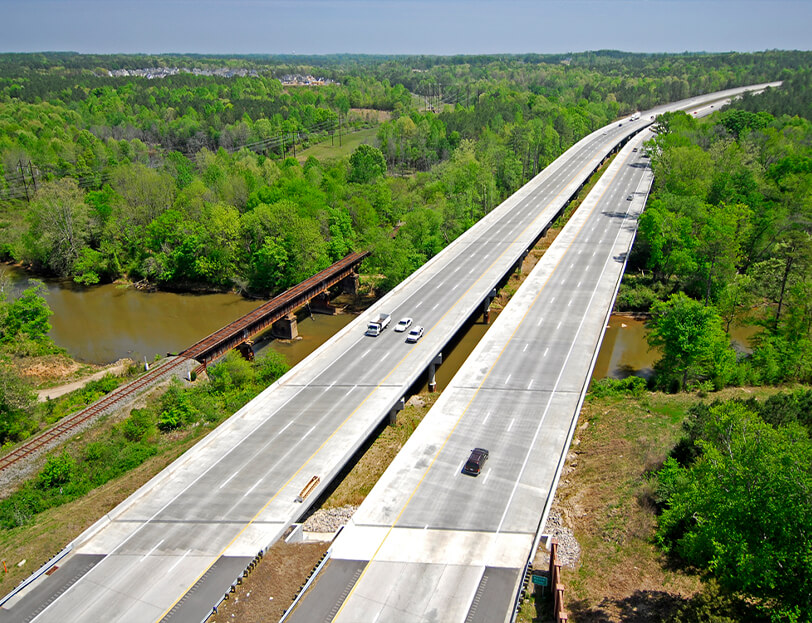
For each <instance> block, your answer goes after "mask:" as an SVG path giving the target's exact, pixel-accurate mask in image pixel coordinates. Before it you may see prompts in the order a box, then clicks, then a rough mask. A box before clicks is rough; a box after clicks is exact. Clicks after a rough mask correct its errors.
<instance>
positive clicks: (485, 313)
mask: <svg viewBox="0 0 812 623" xmlns="http://www.w3.org/2000/svg"><path fill="white" fill-rule="evenodd" d="M497 294H498V293H497V291H496V288H494V289H493V290H491V293H490V294H489V295H488V296H487V297H486V298H485V302H484V303H483V305H482V321H483V322H484V323H485V324H488V323H489V322H490V321H491V301H492V300H493V299H495V298H496V295H497Z"/></svg>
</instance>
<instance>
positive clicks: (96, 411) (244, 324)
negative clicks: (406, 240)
mask: <svg viewBox="0 0 812 623" xmlns="http://www.w3.org/2000/svg"><path fill="white" fill-rule="evenodd" d="M369 254H370V253H369V251H360V252H358V253H351V254H350V255H347V256H346V257H344V258H342V259H340V260H339V261H338V262H336V263H335V264H333V265H332V266H330V267H329V268H325V269H324V270H323V271H321V272H319V273H316V274H315V275H313V276H312V277H310V278H309V279H306V280H305V281H302V282H301V283H299V284H297V285H295V286H293V287H292V288H290V289H289V290H286V291H285V292H283V293H282V294H280V295H279V296H277V297H275V298H273V299H271V300H270V301H268V302H267V303H264V304H262V305H260V306H259V307H257V308H256V309H255V310H253V311H251V312H249V313H248V314H246V315H245V316H243V317H242V318H240V319H238V320H235V321H234V322H232V323H230V324H228V325H226V326H225V327H223V328H222V329H219V330H218V331H215V332H214V333H212V334H211V335H209V336H208V337H206V338H204V339H202V340H200V341H199V342H197V343H196V344H194V345H192V346H190V347H189V348H187V349H186V350H184V351H183V352H182V353H179V354H178V356H176V357H173V358H172V359H170V360H169V361H165V362H164V363H162V364H160V365H158V366H156V367H154V368H152V369H151V370H149V371H148V372H146V373H145V374H143V375H142V376H140V377H138V378H137V379H135V380H134V381H131V382H130V383H127V384H126V385H124V386H122V387H120V388H118V389H116V390H114V391H112V392H111V393H109V394H107V395H106V396H104V397H103V398H101V399H100V400H98V401H96V402H95V403H94V404H92V405H90V406H89V407H87V408H85V409H82V410H81V411H77V412H76V413H74V414H72V415H69V416H67V417H65V418H63V419H62V420H60V421H59V422H58V423H57V424H56V425H55V426H53V427H51V428H49V429H48V430H46V431H44V432H43V433H40V434H39V435H37V436H35V437H33V438H31V439H29V440H28V441H26V442H24V443H22V444H21V445H19V446H18V447H16V448H15V449H14V450H12V451H11V452H9V453H8V454H6V455H5V456H3V457H0V471H3V470H5V469H6V468H8V467H10V466H11V465H13V464H15V463H17V462H18V461H20V460H22V459H24V458H26V457H30V456H31V455H33V454H35V453H37V452H39V451H41V450H43V449H45V448H47V447H48V446H50V445H51V444H53V443H55V442H57V441H58V440H60V439H62V438H65V437H68V436H70V435H73V434H74V433H75V432H76V429H77V427H79V426H81V425H82V424H84V423H86V422H88V421H89V420H91V419H93V418H94V417H97V416H98V415H101V414H102V413H103V412H104V411H106V410H108V409H110V408H112V407H114V406H117V405H118V404H120V403H122V402H123V401H124V400H126V399H127V398H130V397H132V395H133V394H135V393H137V392H139V391H141V390H143V389H145V388H147V387H149V386H150V385H152V384H153V383H155V382H157V381H158V380H159V379H160V378H162V377H164V376H165V375H167V374H170V373H172V372H175V371H176V369H177V368H179V367H181V366H182V365H184V363H186V362H188V361H189V360H190V359H193V360H196V361H197V362H199V363H200V364H201V367H202V368H205V366H206V365H207V364H209V363H211V362H212V361H214V360H215V359H217V358H218V357H220V356H222V355H224V354H225V353H226V352H228V351H229V350H231V349H232V348H236V347H237V346H239V345H241V344H243V343H245V342H246V340H248V339H249V338H251V337H252V336H254V335H256V334H257V333H259V332H260V331H262V330H264V329H266V328H267V327H269V326H271V325H272V324H273V323H274V322H276V321H277V320H280V319H281V318H284V317H285V316H287V315H288V314H291V313H293V312H294V311H295V310H296V309H298V308H300V307H302V306H303V305H305V304H306V303H308V302H309V301H310V300H311V299H312V298H314V297H315V296H317V295H319V294H321V293H323V292H326V291H327V290H328V289H329V288H331V287H333V286H334V285H336V284H337V283H339V282H340V281H341V280H343V279H347V278H349V277H353V275H355V269H356V267H357V266H358V265H359V264H360V263H361V262H362V261H363V260H364V258H366V257H367V256H368V255H369Z"/></svg>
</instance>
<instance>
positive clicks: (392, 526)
mask: <svg viewBox="0 0 812 623" xmlns="http://www.w3.org/2000/svg"><path fill="white" fill-rule="evenodd" d="M628 158H629V157H628V156H627V157H626V161H628ZM620 170H621V167H618V170H617V171H615V173H614V174H613V175H612V177H611V179H610V181H609V184H607V185H606V188H605V189H604V190H603V192H601V194H600V195H599V196H598V198H597V200H596V201H595V204H594V205H593V206H592V207H591V208H590V211H589V214H588V215H587V217H586V218H585V219H584V222H583V223H581V225H580V227H579V228H578V231H577V232H576V235H575V236H574V237H573V239H572V240H571V241H570V243H569V244H568V246H567V248H566V250H565V251H564V253H562V254H561V257H560V258H559V259H558V261H557V262H556V263H555V265H554V266H553V269H552V270H551V271H550V274H549V275H547V278H546V279H545V280H544V283H542V284H541V287H540V288H539V291H538V292H537V293H536V295H535V296H534V297H533V300H532V301H531V303H530V304H529V305H528V306H527V310H525V312H524V314H522V317H521V320H519V322H518V323H517V324H516V327H515V328H514V329H513V331H512V332H511V334H510V337H508V339H507V340H505V344H504V346H503V347H502V349H501V350H500V351H499V354H498V355H497V356H496V359H494V362H493V364H492V365H491V367H490V369H489V370H488V372H487V373H486V374H485V376H484V377H482V380H481V381H480V383H479V385H478V386H477V388H476V389H475V390H474V393H473V394H472V395H471V398H470V400H468V402H467V403H466V405H465V407H464V408H463V410H462V412H461V413H460V415H459V417H458V418H457V420H456V422H454V426H453V427H452V428H451V430H450V431H449V432H448V435H446V438H445V440H444V441H443V443H442V444H441V445H440V447H439V449H438V450H437V452H436V453H435V454H434V456H433V457H432V459H431V461H430V462H429V464H428V466H427V467H426V469H425V471H424V472H423V475H422V476H421V477H420V480H418V482H417V484H416V485H415V487H414V489H413V490H412V492H411V494H409V497H408V498H407V499H406V502H405V503H404V505H403V508H401V510H400V512H399V513H398V514H397V516H396V517H395V519H394V520H393V521H392V523H391V524H390V526H389V528H388V529H387V531H386V534H385V535H384V537H383V539H381V542H380V544H379V545H378V547H377V548H376V549H375V552H374V553H373V554H372V557H371V558H370V560H369V562H367V564H366V565H365V566H364V570H363V571H362V572H361V575H360V576H359V577H358V580H356V582H355V584H353V586H352V588H351V589H350V592H349V593H348V594H347V596H346V598H345V599H344V601H343V602H342V603H341V607H340V608H339V609H338V611H337V612H336V615H335V617H333V621H337V620H338V617H339V616H340V615H341V613H342V611H343V610H344V608H345V606H346V605H347V603H349V601H350V598H351V597H352V595H353V593H355V590H356V588H357V587H358V586H360V584H361V581H362V580H363V579H364V576H365V575H366V573H367V571H368V570H369V569H370V567H371V566H372V562H373V561H374V560H375V558H376V556H377V555H378V554H379V553H380V551H381V549H382V548H383V546H384V543H385V542H386V540H387V539H388V538H389V537H390V536H391V534H392V531H393V530H394V529H395V526H396V525H397V523H398V522H399V521H400V518H401V517H402V516H403V513H405V512H406V509H407V508H408V506H409V505H410V504H411V502H412V499H413V498H414V496H415V495H416V494H417V492H418V490H419V489H420V487H421V486H422V485H423V481H424V480H425V479H426V476H428V474H429V472H430V471H431V469H432V467H434V464H435V463H436V461H437V459H438V458H439V456H440V454H441V453H442V451H443V449H444V448H445V447H446V445H447V444H448V442H449V440H450V439H451V437H452V435H453V434H454V431H455V430H456V429H457V427H458V426H459V424H460V422H461V421H462V418H463V417H464V416H465V414H466V413H467V412H468V409H469V408H470V407H471V404H472V403H473V402H474V399H475V398H476V397H477V395H478V394H479V391H480V390H481V389H482V386H483V385H484V384H485V381H487V380H488V377H489V376H490V375H491V372H493V370H494V369H495V368H496V365H497V364H498V363H499V360H500V359H501V358H502V355H503V354H504V352H505V350H507V347H508V345H509V344H510V343H511V342H512V341H513V338H514V336H515V335H516V332H517V331H518V330H519V328H520V327H521V326H522V324H523V323H524V320H525V318H527V315H528V314H529V313H530V311H531V310H532V309H533V307H534V306H535V304H536V302H537V301H538V298H539V297H540V296H541V293H542V292H543V291H544V288H545V286H546V285H547V283H548V282H549V281H550V278H551V277H552V276H553V274H555V271H556V270H557V269H558V266H559V265H560V264H561V262H562V261H563V260H564V257H565V256H566V255H567V253H568V252H569V250H570V249H571V248H572V245H573V244H574V243H575V242H576V240H577V239H578V236H579V234H580V233H581V231H582V230H583V228H584V226H585V225H586V224H587V222H588V220H589V217H590V216H591V215H592V213H593V212H594V211H595V208H596V207H597V206H598V203H600V200H601V199H602V198H603V195H604V194H605V193H606V191H607V190H608V189H609V187H610V186H611V182H612V181H614V178H615V177H617V175H618V173H620ZM579 173H580V172H579ZM562 192H563V191H562ZM559 194H560V193H559ZM556 197H557V196H556ZM551 203H552V202H551ZM548 205H549V204H548Z"/></svg>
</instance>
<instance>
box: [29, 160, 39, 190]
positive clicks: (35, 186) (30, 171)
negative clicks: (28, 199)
mask: <svg viewBox="0 0 812 623" xmlns="http://www.w3.org/2000/svg"><path fill="white" fill-rule="evenodd" d="M28 172H29V173H30V174H31V183H32V184H33V185H34V192H37V178H35V177H34V168H33V167H32V166H31V161H30V160H29V161H28Z"/></svg>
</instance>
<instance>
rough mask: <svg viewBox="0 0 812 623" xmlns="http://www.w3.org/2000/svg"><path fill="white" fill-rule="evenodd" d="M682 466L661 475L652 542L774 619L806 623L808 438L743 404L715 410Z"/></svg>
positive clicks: (811, 564) (810, 600)
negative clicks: (751, 600) (749, 598)
mask: <svg viewBox="0 0 812 623" xmlns="http://www.w3.org/2000/svg"><path fill="white" fill-rule="evenodd" d="M703 425H704V426H703V430H702V431H701V432H700V434H699V439H698V440H697V442H696V443H697V445H698V447H699V448H700V450H701V452H700V454H699V455H698V458H697V459H696V460H695V461H694V462H693V463H691V464H689V465H686V466H681V465H679V463H677V461H676V460H674V459H673V458H670V459H668V460H667V461H666V464H665V466H664V467H663V469H662V470H660V472H659V473H658V493H659V495H660V496H661V499H662V500H663V502H664V504H665V510H664V511H663V513H662V515H661V516H660V518H659V521H658V523H659V527H658V531H657V538H658V540H659V542H660V544H661V545H662V546H663V547H664V548H665V549H666V550H667V551H673V552H675V553H677V554H679V555H680V556H681V557H682V558H684V559H685V560H686V561H688V562H689V563H691V564H694V565H698V566H700V567H704V568H707V569H708V570H709V571H710V572H711V573H712V574H713V575H714V576H715V577H716V578H717V579H718V580H719V582H720V583H721V584H722V586H724V587H726V588H727V589H728V590H732V591H736V592H741V593H744V594H746V595H749V596H753V597H756V598H758V599H760V600H761V605H762V607H763V608H764V609H769V610H771V611H772V614H773V620H776V621H778V620H784V621H810V620H812V616H811V615H812V505H810V503H809V492H810V490H811V489H812V470H810V467H809V466H810V465H812V443H810V439H809V437H808V435H807V434H806V432H805V431H804V429H803V428H802V427H801V426H800V425H798V424H797V423H791V424H789V425H787V426H783V427H780V428H777V429H774V428H773V427H771V426H770V425H769V424H766V423H765V422H764V421H763V420H761V419H760V418H759V417H758V416H757V415H756V414H755V413H754V412H752V411H751V410H750V409H748V407H747V406H746V405H744V404H741V403H737V402H733V401H731V402H728V403H724V404H720V405H717V406H712V407H711V408H710V410H709V417H707V418H705V421H704V422H703Z"/></svg>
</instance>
